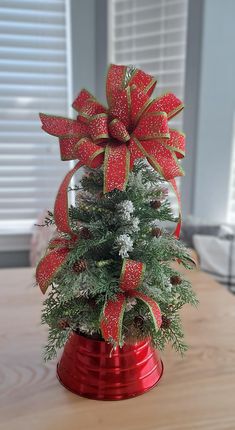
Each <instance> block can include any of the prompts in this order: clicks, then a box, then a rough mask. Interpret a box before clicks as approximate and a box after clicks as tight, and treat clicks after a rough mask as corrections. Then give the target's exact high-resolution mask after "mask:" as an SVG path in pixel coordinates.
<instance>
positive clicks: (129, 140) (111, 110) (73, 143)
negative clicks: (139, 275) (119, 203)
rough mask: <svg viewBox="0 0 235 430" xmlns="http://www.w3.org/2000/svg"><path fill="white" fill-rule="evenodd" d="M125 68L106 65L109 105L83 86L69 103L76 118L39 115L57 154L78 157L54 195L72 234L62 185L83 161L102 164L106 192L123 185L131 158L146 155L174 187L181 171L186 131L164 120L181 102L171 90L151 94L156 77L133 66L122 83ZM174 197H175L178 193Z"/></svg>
mask: <svg viewBox="0 0 235 430" xmlns="http://www.w3.org/2000/svg"><path fill="white" fill-rule="evenodd" d="M127 72H128V67H127V66H118V65H113V64H112V65H111V66H110V68H109V70H108V75H107V82H106V93H107V100H108V108H106V107H104V106H103V105H101V104H100V103H99V102H98V101H97V100H96V99H95V97H93V96H92V95H91V94H90V93H89V92H88V91H87V90H82V91H81V92H80V94H79V95H78V97H77V98H76V100H75V101H74V102H73V107H74V109H76V110H77V111H78V116H77V119H76V120H72V119H67V118H63V117H58V116H51V115H45V114H40V118H41V121H42V128H43V130H45V131H46V132H47V133H49V134H52V135H54V136H57V137H59V143H60V152H61V159H62V160H75V159H79V160H80V162H79V163H78V164H77V165H76V166H75V168H74V169H73V170H72V171H71V172H69V173H68V174H67V175H66V177H65V179H64V181H63V182H62V184H61V187H60V189H59V192H58V195H57V199H56V203H55V210H54V215H55V219H56V224H57V227H58V229H59V230H60V231H63V232H65V233H71V228H70V226H69V220H68V208H67V206H68V205H67V188H68V185H69V182H70V180H71V178H72V176H73V174H74V173H75V172H76V171H77V170H78V169H79V168H80V167H81V166H82V165H86V166H89V167H92V168H96V167H100V166H101V165H102V164H104V192H105V193H106V192H110V191H112V190H114V189H118V190H124V189H125V186H126V182H127V180H128V175H129V170H130V169H132V168H133V165H134V162H135V160H136V159H138V158H147V160H148V161H149V163H150V164H151V165H152V166H153V168H154V169H156V170H157V171H158V172H159V173H160V174H161V175H162V176H163V177H164V178H165V179H166V180H167V181H170V182H171V184H172V186H173V188H174V189H175V190H176V191H177V187H176V184H175V180H174V178H175V177H176V176H182V175H183V170H182V168H181V166H180V164H179V162H178V159H180V158H183V157H184V154H185V136H184V134H182V133H180V132H178V131H176V130H173V129H169V127H168V120H169V119H171V118H172V117H173V116H175V115H176V114H177V113H178V112H180V111H181V110H182V109H183V104H182V102H181V101H180V100H179V99H178V98H177V97H176V96H175V95H174V94H172V93H168V94H165V95H163V96H161V97H159V98H156V99H151V98H150V96H151V94H152V92H153V90H154V88H155V85H156V80H155V79H154V78H153V77H152V76H150V75H148V74H146V73H144V72H143V71H141V70H138V69H136V70H135V71H134V73H133V74H132V75H131V78H130V80H129V81H128V82H125V81H126V76H127ZM177 197H178V200H179V196H178V193H177ZM180 218H181V215H180ZM177 230H180V221H179V224H178V226H177ZM175 234H176V233H175Z"/></svg>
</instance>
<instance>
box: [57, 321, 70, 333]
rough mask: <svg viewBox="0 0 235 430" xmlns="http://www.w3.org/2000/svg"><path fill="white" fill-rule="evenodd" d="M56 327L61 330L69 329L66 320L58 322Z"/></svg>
mask: <svg viewBox="0 0 235 430" xmlns="http://www.w3.org/2000/svg"><path fill="white" fill-rule="evenodd" d="M57 327H58V328H59V329H61V330H65V329H66V328H68V327H69V322H68V320H67V319H65V318H62V319H61V320H59V321H58V323H57Z"/></svg>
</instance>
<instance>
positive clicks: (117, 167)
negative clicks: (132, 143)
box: [104, 144, 130, 193]
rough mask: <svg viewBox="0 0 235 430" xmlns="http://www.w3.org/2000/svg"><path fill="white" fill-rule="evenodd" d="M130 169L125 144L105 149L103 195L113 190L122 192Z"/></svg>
mask: <svg viewBox="0 0 235 430" xmlns="http://www.w3.org/2000/svg"><path fill="white" fill-rule="evenodd" d="M129 169H130V152H129V150H128V148H127V146H126V145H125V144H121V145H115V144H114V145H112V144H108V145H107V146H106V147H105V158H104V193H109V192H110V191H113V190H115V189H117V190H120V191H123V190H125V188H126V183H127V180H128V176H129Z"/></svg>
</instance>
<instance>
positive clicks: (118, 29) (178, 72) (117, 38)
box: [109, 0, 188, 207]
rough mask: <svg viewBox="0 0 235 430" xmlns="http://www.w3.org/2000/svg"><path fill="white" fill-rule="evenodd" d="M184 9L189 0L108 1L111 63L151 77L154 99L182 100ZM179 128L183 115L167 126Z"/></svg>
mask: <svg viewBox="0 0 235 430" xmlns="http://www.w3.org/2000/svg"><path fill="white" fill-rule="evenodd" d="M187 6H188V0H144V1H143V0H111V1H110V11H109V18H110V29H109V59H110V62H112V63H116V64H126V65H133V66H135V67H138V68H140V69H142V70H144V71H145V72H147V73H149V74H151V75H154V76H155V77H156V78H157V81H158V82H157V86H156V90H155V96H159V95H161V94H163V93H166V92H173V93H175V94H176V96H177V97H178V98H180V99H181V100H183V98H184V79H185V56H186V33H187ZM182 124H183V115H182V113H180V114H179V115H178V116H176V117H175V118H173V119H172V120H171V122H170V126H171V127H172V128H177V129H179V130H182ZM171 195H172V194H171ZM172 197H173V195H172ZM175 207H176V203H175Z"/></svg>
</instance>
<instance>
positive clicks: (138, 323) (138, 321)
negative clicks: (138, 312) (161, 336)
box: [134, 316, 144, 329]
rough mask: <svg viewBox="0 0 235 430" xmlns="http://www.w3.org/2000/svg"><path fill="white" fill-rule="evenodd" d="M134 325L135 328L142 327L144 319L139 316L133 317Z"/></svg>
mask: <svg viewBox="0 0 235 430" xmlns="http://www.w3.org/2000/svg"><path fill="white" fill-rule="evenodd" d="M134 325H135V327H136V328H139V329H142V328H143V325H144V320H143V318H142V317H141V316H136V317H135V318H134Z"/></svg>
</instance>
